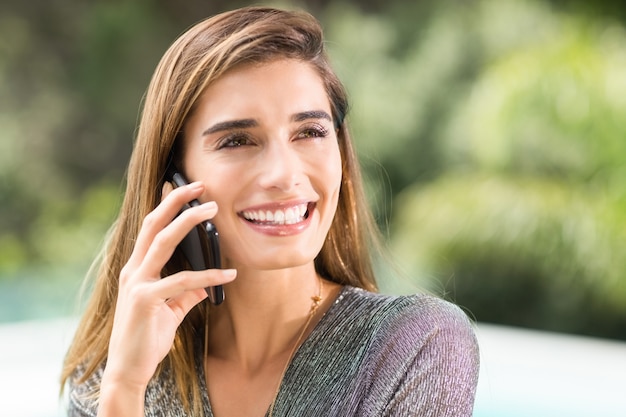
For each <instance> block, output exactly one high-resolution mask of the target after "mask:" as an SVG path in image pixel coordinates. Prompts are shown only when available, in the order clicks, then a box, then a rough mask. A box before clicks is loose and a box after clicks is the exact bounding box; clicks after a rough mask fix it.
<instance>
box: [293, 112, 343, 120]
mask: <svg viewBox="0 0 626 417" xmlns="http://www.w3.org/2000/svg"><path fill="white" fill-rule="evenodd" d="M309 119H326V120H328V121H329V122H332V121H333V118H332V117H330V114H328V113H326V112H325V111H324V110H311V111H303V112H300V113H296V114H294V115H293V116H291V121H292V122H302V121H305V120H309Z"/></svg>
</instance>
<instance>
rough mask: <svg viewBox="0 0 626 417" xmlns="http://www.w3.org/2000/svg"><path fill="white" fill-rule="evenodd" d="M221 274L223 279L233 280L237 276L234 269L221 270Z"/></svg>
mask: <svg viewBox="0 0 626 417" xmlns="http://www.w3.org/2000/svg"><path fill="white" fill-rule="evenodd" d="M222 274H223V275H224V278H231V279H232V278H235V277H236V276H237V270H236V269H222Z"/></svg>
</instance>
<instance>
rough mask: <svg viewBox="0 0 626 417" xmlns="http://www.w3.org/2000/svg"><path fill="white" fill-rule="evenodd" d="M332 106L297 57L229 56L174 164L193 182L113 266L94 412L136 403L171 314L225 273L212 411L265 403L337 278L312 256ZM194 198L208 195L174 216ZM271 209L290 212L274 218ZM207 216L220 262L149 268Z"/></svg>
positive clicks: (334, 169)
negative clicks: (164, 270)
mask: <svg viewBox="0 0 626 417" xmlns="http://www.w3.org/2000/svg"><path fill="white" fill-rule="evenodd" d="M331 114H332V113H331V107H330V103H329V100H328V97H327V95H326V92H325V90H324V85H323V83H322V80H321V79H320V77H319V75H318V74H317V73H316V72H315V71H314V70H313V68H312V67H311V66H310V65H309V64H307V63H304V62H300V61H296V60H278V61H272V62H269V63H264V64H257V65H247V66H243V67H240V68H237V69H235V70H232V71H230V72H228V73H226V74H225V75H224V76H222V77H221V78H220V79H218V80H217V81H216V82H214V83H212V84H211V85H210V86H209V87H208V89H207V90H206V91H205V92H204V94H203V95H202V97H201V99H200V100H199V102H198V106H197V107H196V109H195V111H194V113H193V114H192V116H191V117H190V119H189V120H188V121H187V123H186V124H185V128H184V140H185V142H184V149H185V151H184V155H183V164H182V165H183V166H182V168H181V169H182V170H183V171H184V173H185V175H186V176H187V178H188V179H189V180H190V181H196V182H195V183H192V184H191V185H190V186H187V187H181V188H178V189H176V190H174V191H171V192H169V193H168V194H167V196H166V197H165V198H164V200H163V202H162V203H161V204H160V205H159V207H157V209H155V211H154V212H153V213H151V214H150V215H149V216H148V217H147V218H146V221H145V222H144V226H143V227H142V230H141V233H140V236H139V238H138V241H137V245H136V247H135V251H134V253H133V255H132V257H131V259H130V260H129V263H128V265H126V267H125V268H124V270H123V273H122V276H121V277H120V297H119V301H118V305H117V309H116V315H115V323H114V328H113V335H112V338H111V346H110V348H109V362H108V363H107V367H106V369H105V375H104V377H103V385H102V397H101V407H100V410H99V415H117V416H121V415H123V416H131V415H132V416H139V415H142V414H143V395H144V393H145V388H146V386H147V383H148V381H149V379H150V377H151V376H152V375H153V373H154V370H155V369H156V366H157V365H158V363H159V362H160V361H161V360H162V359H163V357H164V356H165V355H166V354H167V352H168V351H169V349H170V348H171V344H172V340H173V335H174V332H175V329H176V327H177V326H178V325H179V324H180V322H181V321H182V319H183V317H184V315H185V314H186V313H187V312H188V311H189V310H190V309H191V308H192V307H193V306H194V305H195V304H197V303H199V302H201V301H202V300H204V298H205V293H204V290H203V288H204V287H205V286H207V285H216V284H220V283H221V284H225V293H226V301H225V302H224V303H223V304H222V305H220V306H218V307H212V311H211V315H210V324H209V325H210V335H209V351H208V357H207V358H206V359H205V368H206V375H207V386H208V389H209V396H210V398H211V406H212V409H213V413H214V415H215V416H216V417H221V416H263V415H264V414H265V412H266V411H267V409H268V407H269V406H270V403H271V402H272V400H273V398H274V395H275V393H276V390H277V388H278V385H279V383H280V379H281V375H282V372H283V370H284V369H285V366H286V365H287V363H288V361H289V358H290V355H291V352H292V350H293V349H294V348H295V347H296V344H297V342H298V336H299V335H300V333H301V331H302V329H303V327H304V325H305V323H306V322H307V318H308V315H309V311H310V309H311V305H312V300H311V297H312V296H314V295H317V294H318V293H319V292H320V289H321V291H322V292H321V294H322V297H323V301H322V304H321V305H320V307H319V308H318V309H317V310H316V313H315V315H314V316H313V319H312V320H311V322H310V324H309V326H308V327H307V328H306V329H305V336H306V334H308V333H310V331H311V330H312V329H313V327H314V325H315V324H316V323H317V321H318V320H319V319H320V318H321V316H322V315H323V313H324V312H325V311H326V310H327V309H328V308H329V306H330V305H331V304H332V302H333V300H334V298H335V297H336V296H337V294H338V292H339V290H340V288H339V286H338V285H336V284H333V283H331V282H327V281H324V282H323V284H322V285H320V283H321V282H322V281H321V279H320V277H318V276H317V274H316V272H315V267H314V258H315V256H316V255H317V254H318V253H319V251H320V250H321V247H322V245H323V243H324V239H325V238H326V235H327V233H328V230H329V228H330V225H331V222H332V219H333V217H334V214H335V210H336V207H337V200H338V196H339V190H340V183H341V156H340V152H339V148H338V144H337V133H336V131H335V129H334V125H333V120H332V118H331V116H330V115H331ZM194 197H196V198H198V199H199V200H200V201H203V202H207V203H205V204H203V205H202V206H200V207H196V208H193V209H190V210H186V211H185V212H184V213H183V215H181V216H180V217H178V218H176V219H175V220H174V221H172V219H174V218H175V216H176V213H177V212H178V210H179V208H180V207H181V206H182V205H183V204H184V203H185V202H187V201H189V200H190V199H191V198H194ZM218 206H219V213H217V207H218ZM267 212H271V213H272V215H277V216H278V217H279V218H280V217H282V216H283V214H284V213H287V217H288V218H291V220H290V221H289V222H288V223H289V224H284V222H282V221H272V222H268V221H267V219H265V217H266V216H267ZM294 213H295V214H294ZM208 218H213V221H214V223H215V225H216V227H217V229H218V231H219V233H220V248H221V251H222V256H223V264H224V266H225V267H226V268H228V269H226V270H221V271H217V270H211V271H201V272H183V273H180V274H176V275H173V276H171V277H167V278H166V279H163V280H159V279H157V278H156V277H158V271H160V269H161V267H162V266H163V264H164V263H165V261H166V260H167V259H169V256H170V255H171V253H172V252H173V250H174V248H175V246H176V244H178V242H180V240H181V239H182V238H183V237H184V235H185V234H186V233H187V232H188V230H190V229H191V227H193V225H194V224H196V223H197V222H199V221H200V220H204V219H208ZM235 271H236V275H237V279H236V280H233V279H234V277H235ZM166 283H167V284H166ZM161 287H164V288H161ZM146 317H148V318H147V319H146ZM131 335H132V337H131ZM129 339H132V341H133V342H134V343H131V344H130V346H129V343H128V340H129ZM129 367H131V368H130V369H132V372H128V369H129ZM123 370H125V372H123Z"/></svg>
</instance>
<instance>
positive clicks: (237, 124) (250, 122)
mask: <svg viewBox="0 0 626 417" xmlns="http://www.w3.org/2000/svg"><path fill="white" fill-rule="evenodd" d="M258 125H259V123H258V122H257V121H256V120H254V119H240V120H229V121H226V122H220V123H216V124H214V125H213V126H211V127H209V128H208V129H206V130H205V131H204V132H202V136H206V135H210V134H212V133H216V132H223V131H225V130H233V129H247V128H250V127H257V126H258Z"/></svg>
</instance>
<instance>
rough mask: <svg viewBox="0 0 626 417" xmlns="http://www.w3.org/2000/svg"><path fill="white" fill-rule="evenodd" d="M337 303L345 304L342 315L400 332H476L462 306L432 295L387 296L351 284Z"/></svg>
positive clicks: (468, 334) (471, 334) (469, 333)
mask: <svg viewBox="0 0 626 417" xmlns="http://www.w3.org/2000/svg"><path fill="white" fill-rule="evenodd" d="M337 302H338V303H339V302H340V303H342V304H343V305H344V306H343V310H344V311H343V312H341V314H342V316H344V317H349V319H350V320H354V319H356V320H357V321H359V320H366V321H368V322H372V321H373V322H377V323H378V322H379V323H381V324H384V325H385V327H386V328H388V327H391V328H393V329H396V330H397V331H408V332H420V333H423V332H424V333H428V334H433V333H441V332H452V333H457V332H458V333H459V334H461V335H467V336H472V337H473V334H474V330H473V325H472V323H471V321H470V320H469V317H468V316H467V314H466V313H465V312H464V311H463V310H461V308H460V307H458V306H457V305H455V304H453V303H451V302H449V301H446V300H443V299H441V298H438V297H435V296H432V295H428V294H413V295H403V296H398V295H385V294H379V293H372V292H368V291H365V290H362V289H359V288H353V287H347V288H346V289H345V290H344V291H343V292H342V293H341V295H340V296H339V299H338V300H337ZM351 316H357V317H351Z"/></svg>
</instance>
